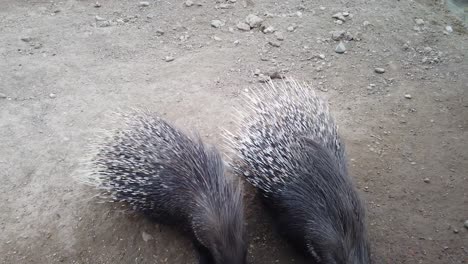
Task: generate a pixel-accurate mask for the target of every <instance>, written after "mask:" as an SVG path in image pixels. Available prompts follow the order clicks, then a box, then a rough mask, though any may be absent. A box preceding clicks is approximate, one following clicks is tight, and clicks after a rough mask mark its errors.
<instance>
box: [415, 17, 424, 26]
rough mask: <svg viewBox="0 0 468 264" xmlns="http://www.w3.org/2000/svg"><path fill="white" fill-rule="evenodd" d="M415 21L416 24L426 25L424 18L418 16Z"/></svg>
mask: <svg viewBox="0 0 468 264" xmlns="http://www.w3.org/2000/svg"><path fill="white" fill-rule="evenodd" d="M414 22H415V23H416V25H418V26H422V25H424V20H422V19H421V18H416V19H415V20H414Z"/></svg>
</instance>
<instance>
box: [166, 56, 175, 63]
mask: <svg viewBox="0 0 468 264" xmlns="http://www.w3.org/2000/svg"><path fill="white" fill-rule="evenodd" d="M174 59H175V58H174V57H172V56H166V57H165V58H164V60H165V61H166V62H171V61H173V60H174Z"/></svg>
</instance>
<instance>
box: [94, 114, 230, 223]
mask: <svg viewBox="0 0 468 264" xmlns="http://www.w3.org/2000/svg"><path fill="white" fill-rule="evenodd" d="M122 117H123V118H122V120H123V123H124V125H123V128H122V129H117V130H115V131H113V133H111V135H110V136H108V137H107V138H105V139H104V140H103V141H101V142H100V143H97V144H95V145H93V148H94V149H95V151H96V155H94V156H93V157H92V158H91V159H90V160H89V164H88V167H89V172H90V173H88V175H87V176H86V180H87V182H88V183H91V184H92V185H94V186H95V187H97V188H98V189H100V190H102V191H103V196H105V197H108V198H111V199H112V200H113V201H117V202H126V203H128V204H130V205H131V206H132V208H133V209H134V210H137V211H142V212H144V213H147V214H148V215H150V216H152V217H154V218H156V219H157V220H159V221H161V222H164V223H165V222H169V223H176V222H177V221H181V222H184V224H187V223H186V221H188V216H189V215H191V214H192V211H193V210H194V208H197V204H200V203H203V202H204V200H206V199H210V198H211V197H208V196H207V194H209V193H212V192H213V190H212V189H215V190H216V189H218V190H217V191H218V192H219V193H221V194H220V195H222V194H223V193H222V192H226V191H230V190H231V189H230V188H228V185H227V181H226V179H225V177H224V172H223V165H222V160H221V157H220V155H219V153H218V152H217V151H216V150H215V149H214V148H208V147H206V146H205V145H203V143H202V142H201V140H200V138H199V137H198V136H188V135H186V134H184V133H183V132H181V131H180V130H178V129H176V128H175V127H173V126H172V125H170V124H169V123H167V122H166V121H164V120H163V119H161V118H160V117H158V116H156V115H154V114H153V113H150V112H148V111H146V110H135V111H133V112H131V113H130V114H126V115H122ZM231 191H232V190H231ZM206 209H207V208H205V210H206ZM208 209H209V208H208Z"/></svg>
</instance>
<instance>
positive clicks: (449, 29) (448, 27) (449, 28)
mask: <svg viewBox="0 0 468 264" xmlns="http://www.w3.org/2000/svg"><path fill="white" fill-rule="evenodd" d="M445 31H447V32H448V33H452V32H453V28H452V27H451V26H446V27H445Z"/></svg>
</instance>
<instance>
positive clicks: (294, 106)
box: [228, 79, 346, 196]
mask: <svg viewBox="0 0 468 264" xmlns="http://www.w3.org/2000/svg"><path fill="white" fill-rule="evenodd" d="M246 97H247V100H246V102H247V106H248V107H245V108H244V109H246V110H242V111H239V119H238V122H237V125H238V130H237V133H234V135H235V136H234V135H229V136H228V137H229V139H230V140H229V141H230V143H229V144H230V146H231V148H232V149H233V151H234V152H235V153H236V155H237V156H238V157H239V160H240V163H239V164H236V165H234V168H235V170H236V171H237V173H239V174H241V175H244V176H245V177H246V179H247V180H248V181H249V182H250V183H251V184H252V185H254V186H255V187H257V188H259V189H260V190H261V191H262V193H263V194H264V195H266V196H268V193H271V192H275V193H278V192H280V191H281V190H282V188H283V186H284V185H285V184H288V183H290V182H295V181H296V180H298V179H296V177H298V175H300V174H298V173H295V172H298V171H300V170H301V168H299V167H300V166H301V164H300V162H301V161H304V160H307V159H309V158H310V157H305V156H303V155H307V154H310V153H307V152H304V151H302V150H301V148H302V146H301V142H302V141H303V140H304V139H306V140H312V141H314V142H316V143H317V144H319V145H321V146H323V148H325V149H327V150H328V151H330V153H331V154H332V156H334V157H335V158H336V161H337V164H336V166H338V167H339V170H341V171H342V172H344V174H346V162H345V154H344V146H343V144H342V143H341V140H340V138H339V136H338V133H337V128H336V125H335V122H334V120H333V118H332V117H331V115H330V113H329V111H328V106H327V103H326V102H325V101H324V100H323V99H321V98H320V97H318V96H317V95H316V94H315V93H314V91H313V90H312V89H311V88H310V87H309V86H308V85H307V84H300V83H298V82H296V81H294V80H292V79H286V80H285V81H283V82H282V84H280V85H275V84H274V83H273V82H271V81H270V82H268V83H267V84H266V85H264V86H262V87H258V89H257V90H252V91H250V92H249V93H248V94H246ZM301 155H302V156H301Z"/></svg>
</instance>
